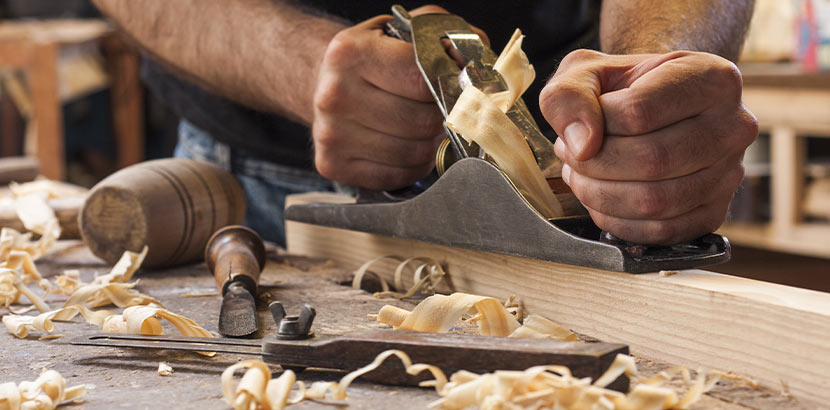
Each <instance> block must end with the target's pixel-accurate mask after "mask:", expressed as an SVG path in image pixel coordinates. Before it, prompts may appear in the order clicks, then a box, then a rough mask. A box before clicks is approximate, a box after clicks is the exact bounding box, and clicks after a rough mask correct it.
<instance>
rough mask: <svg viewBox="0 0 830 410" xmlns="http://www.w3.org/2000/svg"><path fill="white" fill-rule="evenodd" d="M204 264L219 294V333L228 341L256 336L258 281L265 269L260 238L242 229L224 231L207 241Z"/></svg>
mask: <svg viewBox="0 0 830 410" xmlns="http://www.w3.org/2000/svg"><path fill="white" fill-rule="evenodd" d="M205 262H207V265H208V268H209V269H210V271H211V272H212V273H213V276H214V278H215V279H216V286H218V287H219V289H221V290H222V308H221V309H220V311H219V333H221V334H222V335H224V336H230V337H244V336H250V335H252V334H254V333H256V331H257V328H258V327H257V315H256V299H255V298H256V294H257V290H256V289H257V281H258V280H259V274H260V272H262V268H263V267H265V246H264V245H263V243H262V238H260V237H259V235H258V234H257V233H256V232H254V231H253V230H251V229H249V228H246V227H244V226H241V225H231V226H227V227H224V228H222V229H220V230H218V231H216V233H214V234H213V236H211V237H210V239H209V240H208V243H207V246H205Z"/></svg>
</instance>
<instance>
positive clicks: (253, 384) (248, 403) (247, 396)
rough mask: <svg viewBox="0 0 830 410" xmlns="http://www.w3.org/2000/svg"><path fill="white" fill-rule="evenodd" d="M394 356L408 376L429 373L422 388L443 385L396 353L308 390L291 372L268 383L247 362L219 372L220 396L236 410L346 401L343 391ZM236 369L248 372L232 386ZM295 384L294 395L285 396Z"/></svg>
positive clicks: (266, 373)
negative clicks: (295, 392) (307, 400)
mask: <svg viewBox="0 0 830 410" xmlns="http://www.w3.org/2000/svg"><path fill="white" fill-rule="evenodd" d="M392 356H396V357H397V358H398V359H400V360H401V362H402V363H403V365H404V368H405V369H406V372H407V373H408V374H410V375H413V376H415V375H418V374H420V373H421V372H423V371H429V372H430V373H432V376H433V377H434V380H431V381H427V382H422V383H421V385H422V386H434V387H435V388H436V389H441V388H443V386H444V385H445V384H446V383H447V377H446V376H445V375H444V372H443V371H441V369H439V368H438V367H436V366H433V365H429V364H423V363H418V364H414V365H413V364H412V360H411V359H410V358H409V356H408V355H407V354H406V353H404V352H402V351H400V350H387V351H385V352H382V353H380V354H379V355H377V356H376V357H375V360H373V361H372V362H371V363H369V364H368V365H366V366H364V367H361V368H360V369H357V370H354V371H352V372H350V373H348V374H347V375H345V376H343V377H342V378H341V379H340V381H338V382H336V383H335V382H314V383H312V385H311V386H310V387H308V388H306V386H305V383H303V382H302V381H297V379H296V375H295V374H294V372H292V371H291V370H286V371H285V372H284V373H283V374H282V375H281V376H280V377H279V378H277V379H273V380H272V379H271V372H270V370H269V369H268V366H267V365H266V364H265V363H263V362H262V361H259V360H248V361H244V362H240V363H237V364H235V365H233V366H230V367H228V368H227V369H225V371H224V372H222V395H223V396H224V399H225V402H226V403H228V404H229V405H231V406H232V407H233V408H234V409H237V410H243V409H245V410H247V409H283V408H285V406H286V405H288V404H296V403H299V402H300V401H302V400H304V399H325V398H326V396H327V394H329V393H331V398H332V399H333V400H338V401H340V400H346V398H347V397H348V395H347V394H346V389H348V387H349V386H350V385H351V384H352V382H354V380H355V379H357V378H358V377H360V376H362V375H364V374H366V373H369V372H371V371H372V370H375V369H377V368H378V367H380V365H382V364H383V362H384V361H386V359H388V358H389V357H392ZM238 369H248V370H247V371H246V372H245V374H244V375H243V376H242V379H241V380H240V381H239V384H238V385H235V384H234V379H233V374H234V372H235V371H236V370H238ZM294 384H297V386H298V393H297V394H295V395H294V397H289V394H290V392H291V390H292V388H293V386H294Z"/></svg>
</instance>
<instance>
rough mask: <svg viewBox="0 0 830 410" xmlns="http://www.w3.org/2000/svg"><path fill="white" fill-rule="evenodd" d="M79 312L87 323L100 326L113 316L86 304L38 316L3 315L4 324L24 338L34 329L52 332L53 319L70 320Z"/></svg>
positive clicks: (53, 326)
mask: <svg viewBox="0 0 830 410" xmlns="http://www.w3.org/2000/svg"><path fill="white" fill-rule="evenodd" d="M79 313H80V314H81V316H83V317H84V319H85V320H86V322H87V323H90V324H94V325H96V326H98V327H100V326H101V325H102V324H103V323H104V319H105V318H107V317H109V316H112V312H110V311H107V310H98V311H92V310H90V309H88V308H87V307H86V306H83V305H77V306H69V307H63V308H60V309H56V310H51V311H48V312H44V313H41V314H39V315H37V316H21V315H14V314H7V315H4V316H3V324H4V325H6V329H8V331H9V332H11V333H12V334H13V335H15V336H17V337H19V338H21V339H22V338H25V337H27V336H28V335H29V332H30V331H32V330H38V331H42V332H47V333H51V332H52V331H53V330H54V328H55V325H54V323H53V321H61V322H65V321H69V320H72V318H74V317H75V316H77V315H78V314H79Z"/></svg>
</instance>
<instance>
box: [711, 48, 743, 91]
mask: <svg viewBox="0 0 830 410" xmlns="http://www.w3.org/2000/svg"><path fill="white" fill-rule="evenodd" d="M711 58H713V59H715V62H714V63H713V64H711V66H710V67H711V68H710V70H708V72H707V73H706V76H707V78H708V80H709V81H710V82H711V84H712V85H713V86H714V87H716V89H717V90H718V92H719V93H720V94H721V95H722V97H723V99H724V101H728V102H730V103H738V102H740V101H741V92H742V89H743V76H742V75H741V71H740V70H739V69H738V67H737V66H736V65H735V64H734V63H732V62H731V61H729V60H727V59H724V58H721V57H717V56H711Z"/></svg>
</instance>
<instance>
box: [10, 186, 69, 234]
mask: <svg viewBox="0 0 830 410" xmlns="http://www.w3.org/2000/svg"><path fill="white" fill-rule="evenodd" d="M47 197H48V195H47V194H45V193H43V194H41V193H29V194H26V195H23V196H19V197H17V199H15V204H14V206H15V210H16V211H17V217H18V218H20V221H21V222H23V226H25V227H26V229H28V230H30V231H32V232H34V233H37V234H39V235H45V234H53V232H52V231H53V230H57V234H56V235H57V236H55V239H57V238H58V237H59V236H60V233H61V229H60V224H59V223H58V217H57V216H56V215H55V211H54V210H52V208H51V207H50V206H49V204H47V203H46V199H47Z"/></svg>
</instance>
